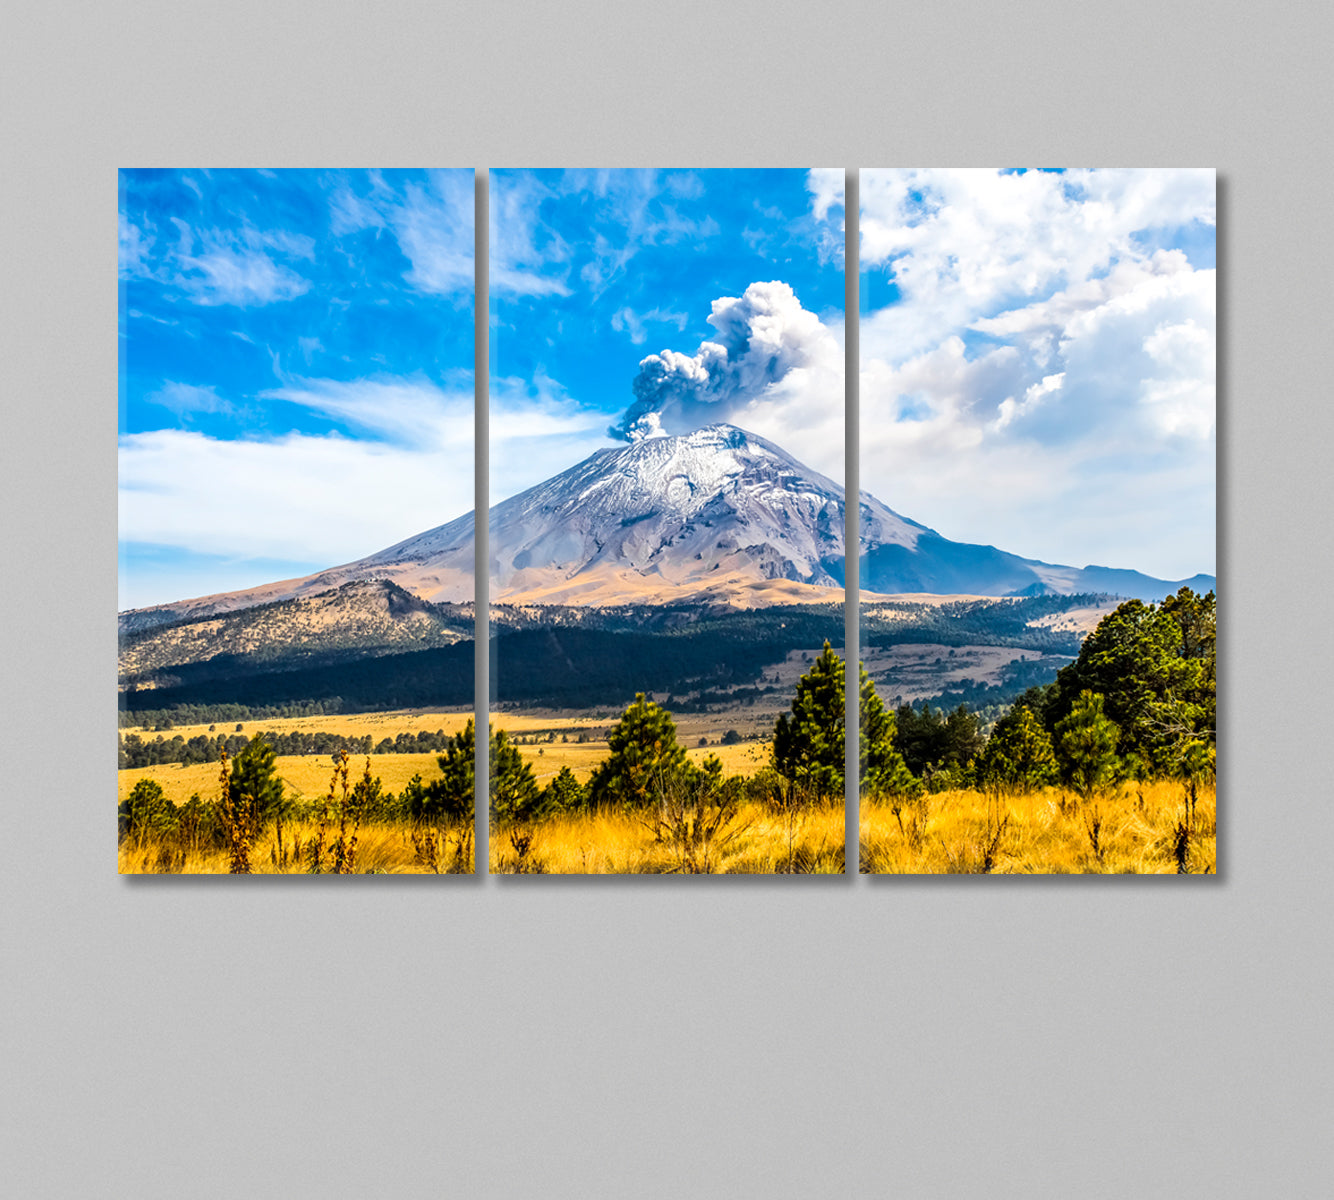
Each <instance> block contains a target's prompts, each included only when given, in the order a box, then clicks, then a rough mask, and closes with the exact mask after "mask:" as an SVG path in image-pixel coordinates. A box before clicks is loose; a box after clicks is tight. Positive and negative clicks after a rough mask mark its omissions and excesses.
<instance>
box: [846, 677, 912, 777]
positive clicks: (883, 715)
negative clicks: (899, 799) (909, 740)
mask: <svg viewBox="0 0 1334 1200" xmlns="http://www.w3.org/2000/svg"><path fill="white" fill-rule="evenodd" d="M858 688H859V692H858V701H857V707H858V713H859V722H860V724H861V739H860V740H861V790H862V792H863V793H865V794H866V795H868V796H904V795H907V794H909V793H911V792H915V791H916V790H917V788H918V782H917V780H916V779H915V778H914V777H913V774H912V772H911V771H910V770H909V769H908V764H907V762H906V761H905V760H904V757H903V755H902V754H901V753H900V752H899V750H898V748H897V747H896V746H895V744H894V743H895V734H896V726H897V720H896V718H895V715H894V713H893V711H892V710H890V709H887V708H886V707H885V705H884V702H883V701H882V700H881V699H880V696H879V695H878V694H877V693H876V690H875V683H874V682H873V681H872V679H871V677H870V676H869V675H868V674H867V673H866V668H865V667H860V666H859V668H858Z"/></svg>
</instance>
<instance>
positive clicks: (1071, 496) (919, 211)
mask: <svg viewBox="0 0 1334 1200" xmlns="http://www.w3.org/2000/svg"><path fill="white" fill-rule="evenodd" d="M861 179H862V186H861V195H862V205H863V214H862V225H861V227H862V236H863V266H864V268H867V269H869V274H870V284H871V286H870V287H869V288H868V289H867V291H868V293H869V294H870V296H871V297H872V299H873V302H874V297H875V295H876V294H877V293H876V287H877V280H878V279H884V280H887V281H888V282H890V283H892V285H893V289H892V291H889V292H886V293H881V294H884V295H886V296H887V299H886V301H885V302H884V303H883V304H882V305H881V306H880V307H879V308H877V309H875V310H874V311H872V312H870V313H869V314H867V316H866V317H865V318H864V319H863V322H862V330H861V345H862V367H861V426H860V427H861V447H862V485H863V487H865V488H867V489H868V490H870V491H872V492H875V493H876V494H878V495H879V496H880V498H881V499H883V500H885V501H887V502H888V503H890V504H893V505H896V506H898V507H900V508H901V509H902V510H903V511H906V512H908V513H909V514H910V515H912V516H913V517H915V518H917V519H919V520H923V521H925V522H926V523H928V524H931V525H934V526H935V527H936V528H938V529H939V530H940V532H942V533H944V534H945V535H946V536H949V537H952V538H956V539H958V540H965V541H981V542H991V543H993V544H996V545H1000V546H1003V547H1004V548H1005V549H1010V550H1015V551H1018V552H1020V553H1024V554H1029V555H1032V556H1034V557H1041V558H1046V559H1048V560H1049V561H1060V562H1068V563H1073V564H1074V565H1079V566H1082V565H1084V564H1085V563H1086V562H1089V561H1096V562H1100V563H1104V564H1108V565H1113V566H1132V567H1136V568H1138V569H1141V570H1145V571H1148V572H1150V573H1153V574H1158V575H1160V576H1164V577H1168V578H1175V577H1181V576H1184V575H1189V574H1192V573H1194V572H1195V571H1197V570H1212V568H1213V552H1214V547H1213V538H1214V533H1213V530H1214V517H1213V512H1214V473H1213V456H1214V430H1215V382H1214V358H1215V325H1216V300H1215V292H1216V284H1215V274H1214V271H1213V269H1212V262H1211V260H1210V261H1207V262H1205V263H1198V264H1197V263H1192V262H1191V261H1190V259H1189V258H1188V256H1187V254H1186V253H1185V252H1184V251H1183V250H1181V249H1172V248H1169V247H1170V245H1171V243H1172V241H1173V239H1174V237H1175V236H1176V235H1178V234H1181V233H1182V231H1191V235H1190V236H1189V237H1184V238H1183V240H1185V241H1186V242H1188V243H1191V244H1199V243H1200V242H1201V240H1204V241H1206V242H1207V240H1208V233H1207V231H1209V230H1210V229H1211V228H1212V226H1213V223H1214V221H1215V208H1214V179H1213V172H1212V171H1203V172H1200V171H1153V170H1151V171H1106V172H1101V171H1076V172H1069V173H1066V174H1057V173H1046V172H1027V173H1025V174H1022V175H1021V174H1009V173H1004V172H998V171H985V170H964V171H865V172H863V173H862V176H861ZM1200 230H1204V231H1206V233H1205V235H1204V238H1203V239H1202V238H1201V235H1200V233H1199V232H1198V231H1200ZM1169 518H1170V519H1169Z"/></svg>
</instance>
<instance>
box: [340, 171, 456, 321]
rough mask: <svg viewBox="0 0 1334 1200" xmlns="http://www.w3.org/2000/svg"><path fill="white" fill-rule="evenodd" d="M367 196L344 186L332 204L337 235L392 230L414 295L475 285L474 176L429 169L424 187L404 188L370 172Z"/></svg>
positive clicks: (408, 185)
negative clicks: (408, 264) (404, 262)
mask: <svg viewBox="0 0 1334 1200" xmlns="http://www.w3.org/2000/svg"><path fill="white" fill-rule="evenodd" d="M370 180H371V187H370V189H369V191H368V192H366V193H365V194H363V195H359V194H357V193H356V192H355V191H353V189H352V188H351V186H350V185H348V184H347V183H344V184H343V185H342V186H340V187H339V188H337V189H336V190H335V191H334V193H333V195H332V197H331V198H330V201H329V214H330V224H331V228H332V230H333V232H334V234H335V235H336V236H342V235H345V234H349V233H356V232H359V231H360V230H362V229H377V230H388V231H390V232H391V233H392V234H393V236H394V238H395V239H396V241H397V242H398V246H399V249H400V250H401V251H402V252H403V256H404V257H405V258H406V259H407V260H408V261H409V263H410V264H411V266H410V268H409V270H408V271H407V272H405V274H404V278H405V280H406V281H407V283H408V284H409V285H410V286H411V287H412V288H413V289H415V290H416V291H419V292H423V293H426V294H430V295H437V296H448V295H454V294H458V293H462V292H471V291H472V289H473V284H474V263H473V212H474V194H473V185H472V174H471V172H459V171H428V172H427V173H426V178H425V182H424V183H419V182H416V181H409V182H407V183H405V184H404V185H403V187H402V189H401V190H399V189H397V188H396V187H395V186H394V185H393V184H392V183H390V182H388V181H387V180H386V178H385V175H384V173H383V172H371V174H370Z"/></svg>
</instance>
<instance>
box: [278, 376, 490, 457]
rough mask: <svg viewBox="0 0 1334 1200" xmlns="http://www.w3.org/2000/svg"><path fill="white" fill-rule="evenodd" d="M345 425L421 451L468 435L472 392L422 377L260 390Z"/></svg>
mask: <svg viewBox="0 0 1334 1200" xmlns="http://www.w3.org/2000/svg"><path fill="white" fill-rule="evenodd" d="M260 395H261V396H262V397H263V398H265V399H271V400H285V401H287V402H288V403H290V404H299V405H301V406H302V407H303V408H309V409H313V410H315V411H317V412H322V413H324V414H326V415H327V416H330V417H334V418H336V419H337V420H340V421H346V422H347V423H349V424H351V425H355V426H358V427H359V428H361V429H364V430H367V431H369V432H370V433H373V434H376V435H378V436H379V437H381V438H384V439H388V440H390V441H393V442H397V443H400V444H402V445H405V446H414V447H422V448H430V447H437V446H439V447H449V446H455V445H459V444H462V443H463V442H464V441H467V440H470V439H471V438H472V436H473V419H474V418H473V395H472V391H471V390H468V391H460V392H448V391H445V390H444V389H442V388H440V387H437V386H436V385H435V384H433V383H431V382H429V381H428V380H422V379H416V380H414V379H397V378H385V379H353V380H339V379H301V378H291V379H288V380H286V381H285V383H284V385H283V386H282V387H278V388H271V389H269V390H268V391H265V392H261V393H260Z"/></svg>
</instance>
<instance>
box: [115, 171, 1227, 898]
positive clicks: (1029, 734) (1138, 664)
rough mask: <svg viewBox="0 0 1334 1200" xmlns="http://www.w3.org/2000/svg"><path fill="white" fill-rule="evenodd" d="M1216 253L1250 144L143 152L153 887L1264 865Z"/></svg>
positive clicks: (131, 864)
mask: <svg viewBox="0 0 1334 1200" xmlns="http://www.w3.org/2000/svg"><path fill="white" fill-rule="evenodd" d="M847 180H852V181H853V182H854V184H855V186H856V189H857V201H858V202H857V204H856V205H854V206H853V207H854V211H852V212H848V210H847V205H846V203H845V201H846V199H847V198H848V197H847V196H845V181H847ZM479 195H480V197H481V201H482V202H481V203H480V204H479V203H478V198H479ZM477 213H481V214H482V216H483V225H482V227H481V228H479V227H478V224H477V220H476V214H477ZM854 222H855V226H854ZM849 226H854V228H855V230H856V231H857V232H858V236H857V237H855V238H853V239H851V241H850V240H849V238H848V229H849ZM1215 233H1216V216H1215V179H1214V173H1213V172H1212V171H1210V170H1168V169H1146V170H1122V169H1117V170H1096V169H1079V170H1046V169H1042V170H1024V169H1012V170H1011V169H981V168H973V169H961V170H927V169H922V170H916V169H913V170H909V169H893V170H890V169H885V170H881V169H870V168H864V169H861V170H860V171H858V172H852V173H848V172H845V171H844V170H843V169H842V168H839V169H820V168H815V169H811V168H794V169H763V170H748V169H747V170H743V169H711V170H690V169H681V170H643V169H616V170H555V169H540V170H538V169H534V170H518V169H508V168H506V169H493V170H491V171H490V172H489V173H488V174H487V175H486V176H484V177H483V179H482V181H481V183H480V185H479V183H478V181H477V179H476V177H475V173H474V172H473V171H472V170H459V169H449V170H421V171H411V170H381V171H375V170H370V171H351V170H292V169H284V170H273V171H266V170H253V171H249V170H247V171H230V170H229V171H218V170H202V169H199V170H195V169H186V170H125V171H122V172H121V176H120V206H119V277H120V313H119V319H120V330H119V333H120V386H119V403H120V437H119V449H118V454H119V481H120V491H119V533H120V579H119V597H118V601H119V606H120V610H121V611H120V614H119V635H120V636H119V726H120V729H119V771H118V776H119V779H118V785H119V786H118V843H119V851H118V854H119V869H120V871H121V872H122V873H132V874H138V873H190V874H194V873H236V874H267V873H284V874H367V873H395V874H396V873H426V874H473V873H476V872H479V871H481V872H490V873H495V874H502V875H515V874H553V875H555V874H610V875H619V874H759V875H775V874H844V873H847V872H849V871H852V872H856V871H858V870H860V871H861V872H863V873H867V874H873V875H879V874H938V873H958V874H963V873H968V874H973V873H1135V874H1140V873H1155V874H1156V873H1171V872H1176V873H1183V874H1199V873H1208V872H1211V871H1214V870H1216V863H1217V850H1216V840H1217V839H1216V819H1215V812H1216V801H1215V796H1216V783H1215V777H1214V761H1215V753H1216V732H1215V730H1216V721H1215V691H1216V688H1215V661H1216V652H1215V637H1214V630H1215V622H1216V583H1215V579H1214V575H1213V572H1214V570H1215V565H1214V555H1215V523H1214V522H1215V517H1214V514H1215V471H1214V454H1215V426H1216V415H1215V408H1216V405H1215V382H1214V363H1215V323H1216V322H1215V311H1216V301H1215V296H1216V284H1215V261H1214V257H1215V241H1216V238H1215ZM849 245H851V246H853V247H855V254H854V255H852V259H853V260H850V258H849V254H848V253H847V252H846V251H845V247H847V246H849ZM478 247H481V248H484V250H485V253H484V254H481V255H479V254H477V253H476V249H477V248H478ZM479 263H480V264H481V266H482V267H483V268H484V269H483V270H479ZM849 272H851V273H852V275H851V280H850V279H849V275H848V273H849ZM849 282H853V283H855V284H856V285H857V286H856V287H855V288H854V289H852V292H853V294H856V295H859V296H860V305H859V309H858V311H856V312H848V311H846V310H845V297H846V296H847V295H848V294H849V288H848V284H849ZM479 298H481V299H479ZM479 305H480V311H479ZM479 330H484V332H485V339H484V340H483V341H482V342H481V343H480V344H486V345H489V362H485V363H483V362H476V361H475V360H474V359H475V350H474V348H475V345H477V344H479V343H478V341H477V338H476V335H477V333H478V332H479ZM850 351H851V355H852V357H851V358H850ZM850 365H851V369H852V370H853V371H854V375H853V376H852V382H853V383H855V387H854V388H852V389H851V391H852V400H853V401H854V403H852V404H851V405H850V403H849V391H850V389H849V386H848V385H849V380H850V377H849V368H850ZM480 384H484V385H485V386H479V385H480ZM479 397H480V398H481V403H480V405H479V400H478V398H479ZM849 414H851V415H852V416H854V417H855V420H854V421H849V420H848V419H847V417H848V416H849ZM479 428H480V429H482V430H484V431H485V433H484V438H483V442H482V444H479V442H478V439H477V435H476V431H477V430H478V429H479ZM850 447H851V448H852V450H853V454H852V455H851V456H850V454H849V448H850ZM479 463H480V464H483V465H484V466H485V467H486V475H485V479H486V482H487V486H488V487H489V495H488V496H487V497H486V498H485V504H484V506H483V507H484V508H486V510H487V511H486V512H485V514H484V517H485V519H484V520H480V521H479V519H478V516H477V504H476V500H477V492H476V487H477V485H476V482H475V480H476V478H477V477H476V476H475V473H474V472H475V466H476V464H479ZM849 463H854V464H855V466H856V471H857V476H858V481H859V491H858V494H857V496H856V498H855V499H856V503H855V504H853V503H851V499H850V497H849V496H848V494H847V492H846V491H845V484H846V483H847V478H846V469H847V467H848V465H849ZM854 531H855V532H854ZM850 537H853V538H855V539H856V542H857V545H856V547H855V550H852V551H850V548H849V546H848V539H849V538H850ZM479 597H482V598H484V600H485V605H484V609H483V611H480V612H479V611H478V609H477V601H478V598H479ZM849 606H852V607H851V608H850V607H849ZM850 619H851V622H852V626H853V627H855V629H856V630H857V634H858V637H857V643H858V654H857V655H856V658H855V660H850V659H849V656H848V655H847V653H846V651H847V646H848V644H849V643H848V639H847V637H846V633H847V631H848V629H849V620H850ZM479 638H481V639H484V640H483V641H481V642H479V640H478V639H479ZM479 646H480V649H481V653H482V655H485V656H487V661H488V662H489V670H488V676H489V686H490V694H489V697H488V701H489V702H488V704H487V705H486V708H485V711H479V710H478V709H477V707H476V699H475V697H476V683H477V674H476V671H475V664H476V663H477V662H478V661H479ZM853 671H855V672H856V678H855V679H854V678H853V677H852V675H851V672H853ZM848 691H852V692H853V694H854V695H855V696H856V698H857V704H856V710H855V714H854V713H852V712H850V711H849V710H848V706H847V705H845V693H846V692H848ZM484 743H485V744H484ZM482 756H484V757H482ZM479 763H484V764H485V771H484V772H479V770H478V766H479ZM849 767H851V778H850V777H849ZM483 774H484V775H485V777H486V778H487V779H489V784H488V786H487V792H486V796H485V802H486V811H485V812H483V813H482V814H480V815H481V816H482V817H483V821H482V823H481V824H480V825H479V824H478V823H477V816H478V814H477V813H476V812H475V793H476V792H477V785H478V781H479V778H480V776H481V775H483ZM850 803H851V804H855V805H856V822H855V825H856V827H857V828H858V829H859V837H858V844H857V845H849V844H847V839H846V837H845V828H846V827H847V825H848V821H847V814H848V806H849V804H850ZM478 831H481V832H482V833H483V834H484V837H483V838H482V839H481V842H482V844H483V845H485V846H487V847H488V849H487V853H486V854H485V855H480V854H478V853H477V847H478V844H479V842H478V837H477V833H478Z"/></svg>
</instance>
